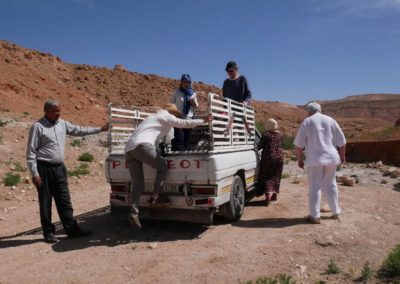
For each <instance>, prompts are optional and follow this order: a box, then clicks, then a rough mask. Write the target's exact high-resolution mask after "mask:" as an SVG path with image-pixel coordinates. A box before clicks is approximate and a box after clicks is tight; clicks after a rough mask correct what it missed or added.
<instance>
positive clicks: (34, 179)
mask: <svg viewBox="0 0 400 284" xmlns="http://www.w3.org/2000/svg"><path fill="white" fill-rule="evenodd" d="M32 183H33V184H34V185H35V186H36V188H37V189H39V188H40V187H41V186H42V179H41V178H40V176H36V177H32Z"/></svg>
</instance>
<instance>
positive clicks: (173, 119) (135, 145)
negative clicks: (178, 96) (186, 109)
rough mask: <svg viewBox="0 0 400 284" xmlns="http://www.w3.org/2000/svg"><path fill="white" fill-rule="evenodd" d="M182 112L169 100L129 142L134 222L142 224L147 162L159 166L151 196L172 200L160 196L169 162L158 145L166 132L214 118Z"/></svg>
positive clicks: (158, 200) (127, 154)
mask: <svg viewBox="0 0 400 284" xmlns="http://www.w3.org/2000/svg"><path fill="white" fill-rule="evenodd" d="M178 117H181V112H180V111H179V110H178V109H177V107H176V106H175V105H174V104H171V103H170V104H167V105H166V106H165V107H164V109H162V110H160V111H158V112H157V113H155V114H153V115H151V116H149V117H147V118H146V119H145V120H143V121H142V123H141V124H140V125H139V127H138V128H136V129H135V130H134V132H133V133H132V135H131V136H130V137H129V139H128V141H127V143H126V145H125V159H126V162H127V164H128V169H129V174H130V176H131V181H132V189H131V202H132V206H131V214H130V215H129V221H130V222H131V223H132V225H135V226H137V227H141V224H140V221H139V200H140V194H141V193H142V191H143V189H144V175H143V163H145V164H148V165H150V166H152V167H153V168H155V169H156V170H157V174H156V177H155V180H154V187H153V188H154V193H153V196H152V198H151V200H150V202H151V203H155V204H166V203H168V200H166V199H164V198H162V197H161V196H160V192H161V190H162V186H163V184H164V180H165V176H166V174H167V164H166V162H165V160H164V159H163V158H162V157H161V155H160V153H159V152H157V145H158V143H159V142H160V140H161V139H163V138H164V137H165V136H171V134H172V128H173V127H176V128H193V127H196V126H199V125H202V124H204V123H205V122H208V121H210V120H212V117H211V116H208V117H206V118H205V119H179V118H178Z"/></svg>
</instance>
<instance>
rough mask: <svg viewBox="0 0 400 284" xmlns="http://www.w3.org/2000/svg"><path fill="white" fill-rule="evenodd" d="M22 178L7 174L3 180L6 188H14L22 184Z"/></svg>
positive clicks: (17, 175)
mask: <svg viewBox="0 0 400 284" xmlns="http://www.w3.org/2000/svg"><path fill="white" fill-rule="evenodd" d="M20 181H21V176H20V175H19V174H13V173H6V176H5V177H4V178H3V182H4V185H5V186H14V185H17V184H18V183H20Z"/></svg>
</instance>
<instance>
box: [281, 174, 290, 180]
mask: <svg viewBox="0 0 400 284" xmlns="http://www.w3.org/2000/svg"><path fill="white" fill-rule="evenodd" d="M288 177H290V175H289V174H288V173H283V174H282V176H281V179H285V178H288Z"/></svg>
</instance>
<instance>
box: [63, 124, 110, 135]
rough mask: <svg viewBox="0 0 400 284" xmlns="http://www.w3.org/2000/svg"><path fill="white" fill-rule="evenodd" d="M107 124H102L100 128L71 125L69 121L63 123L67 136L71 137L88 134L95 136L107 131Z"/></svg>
mask: <svg viewBox="0 0 400 284" xmlns="http://www.w3.org/2000/svg"><path fill="white" fill-rule="evenodd" d="M108 127H109V125H108V123H106V124H104V125H103V126H102V127H87V126H79V125H75V124H72V123H71V122H69V121H65V128H66V129H67V134H68V135H72V136H85V135H90V134H97V133H100V132H102V131H107V130H108Z"/></svg>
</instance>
